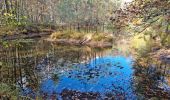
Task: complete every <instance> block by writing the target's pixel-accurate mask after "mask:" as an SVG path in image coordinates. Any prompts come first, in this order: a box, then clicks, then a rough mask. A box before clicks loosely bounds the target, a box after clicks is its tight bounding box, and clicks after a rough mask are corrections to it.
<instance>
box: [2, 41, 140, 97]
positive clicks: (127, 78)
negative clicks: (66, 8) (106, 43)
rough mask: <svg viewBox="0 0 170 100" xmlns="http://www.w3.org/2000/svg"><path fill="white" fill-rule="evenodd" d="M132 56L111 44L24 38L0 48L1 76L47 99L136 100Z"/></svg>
mask: <svg viewBox="0 0 170 100" xmlns="http://www.w3.org/2000/svg"><path fill="white" fill-rule="evenodd" d="M133 60H134V59H133V57H132V56H131V55H129V54H123V53H122V54H121V53H120V52H119V50H115V49H112V48H105V49H99V48H90V47H86V46H83V47H76V46H62V45H57V44H52V43H48V42H44V41H37V40H29V41H22V42H20V44H19V45H17V46H15V47H11V48H10V47H8V49H2V50H1V61H2V64H3V66H2V69H1V76H2V77H3V78H2V77H1V80H2V82H6V83H8V84H16V85H17V87H19V91H20V92H19V95H20V96H26V97H30V98H32V99H35V98H37V97H41V98H44V99H47V100H55V99H58V100H76V99H80V100H86V99H89V100H104V99H106V100H112V99H116V100H121V99H126V100H135V99H137V96H136V92H135V86H134V76H133V75H134V68H133Z"/></svg>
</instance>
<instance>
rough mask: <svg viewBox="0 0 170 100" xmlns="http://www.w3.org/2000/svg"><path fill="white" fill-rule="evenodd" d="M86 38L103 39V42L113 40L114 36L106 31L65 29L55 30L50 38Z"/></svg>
mask: <svg viewBox="0 0 170 100" xmlns="http://www.w3.org/2000/svg"><path fill="white" fill-rule="evenodd" d="M84 38H91V40H92V41H103V42H112V41H113V37H112V36H111V35H110V34H106V33H83V32H74V31H63V32H54V33H52V35H51V36H50V39H54V40H55V39H76V40H81V39H84Z"/></svg>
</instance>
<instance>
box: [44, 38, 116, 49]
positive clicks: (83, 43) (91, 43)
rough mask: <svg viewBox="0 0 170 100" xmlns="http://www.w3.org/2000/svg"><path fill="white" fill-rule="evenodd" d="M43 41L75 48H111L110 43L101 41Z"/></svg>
mask: <svg viewBox="0 0 170 100" xmlns="http://www.w3.org/2000/svg"><path fill="white" fill-rule="evenodd" d="M45 41H48V42H52V43H56V44H64V45H75V46H90V47H96V48H109V47H112V45H113V43H111V42H102V41H82V40H76V39H56V40H53V39H45Z"/></svg>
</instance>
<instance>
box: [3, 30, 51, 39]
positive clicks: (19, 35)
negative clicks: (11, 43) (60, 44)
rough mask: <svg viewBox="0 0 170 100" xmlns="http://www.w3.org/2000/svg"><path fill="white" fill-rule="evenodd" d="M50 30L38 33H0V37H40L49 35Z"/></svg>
mask: <svg viewBox="0 0 170 100" xmlns="http://www.w3.org/2000/svg"><path fill="white" fill-rule="evenodd" d="M50 34H51V32H40V33H20V34H12V35H7V34H5V35H1V36H0V39H1V40H3V41H6V40H16V39H34V38H41V37H45V36H48V35H50Z"/></svg>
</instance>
